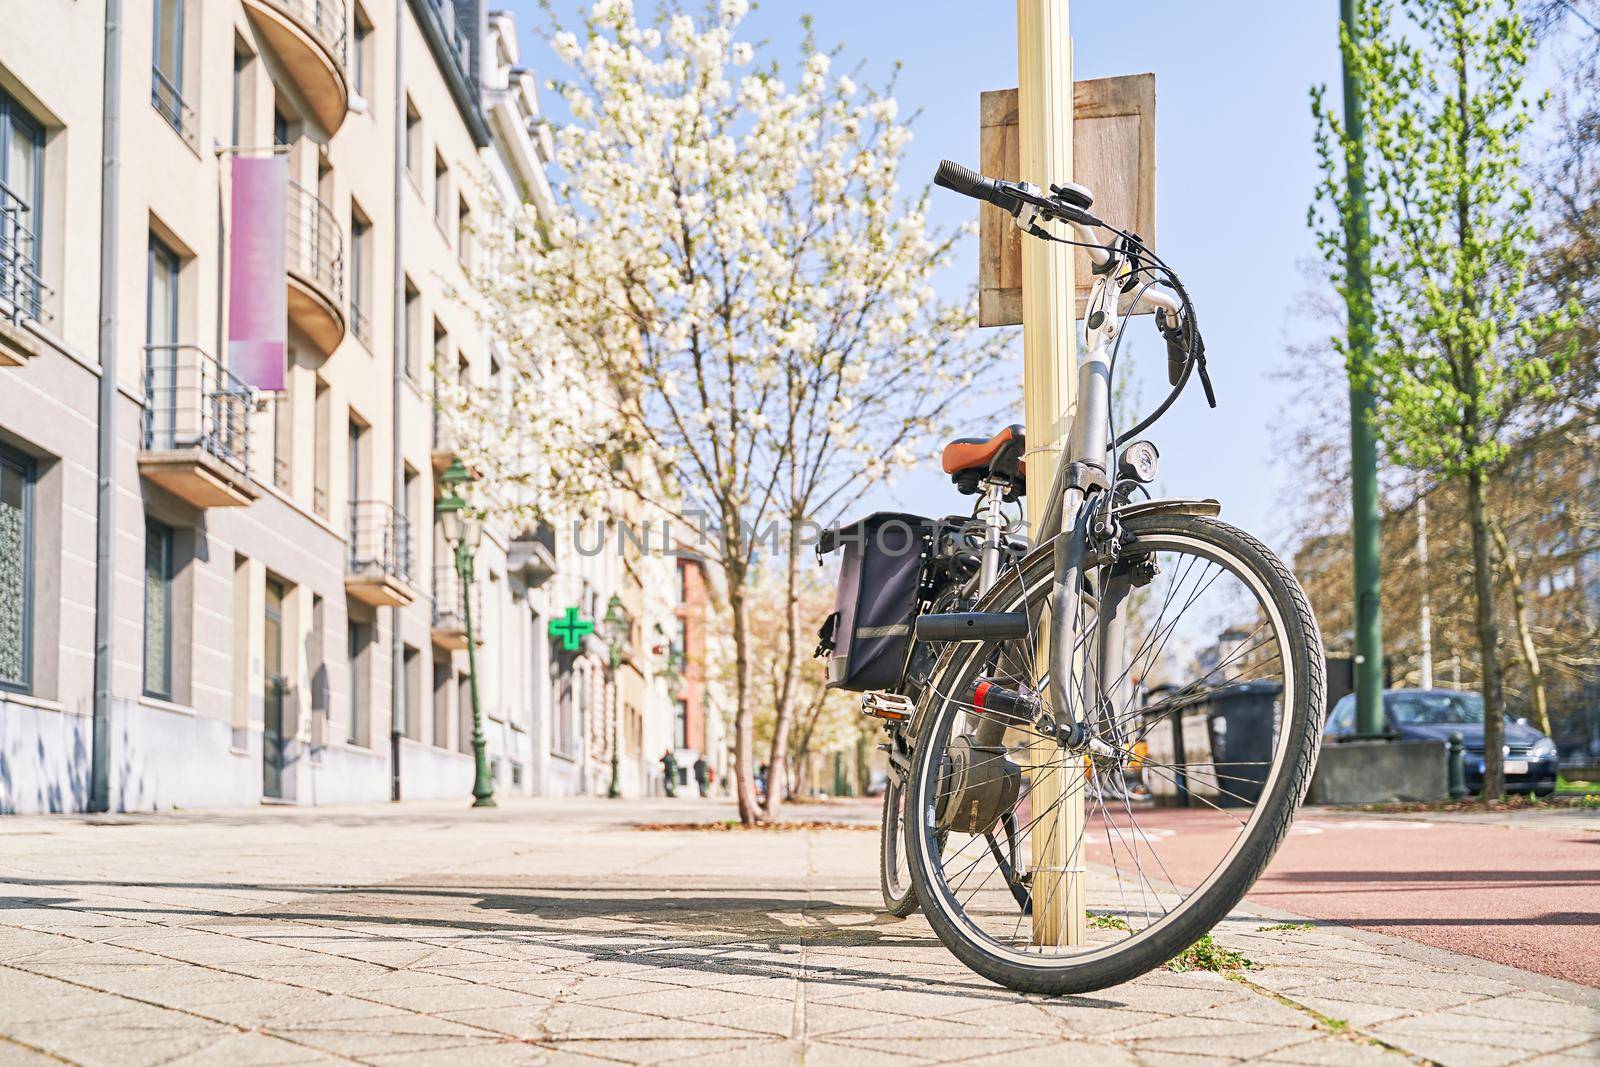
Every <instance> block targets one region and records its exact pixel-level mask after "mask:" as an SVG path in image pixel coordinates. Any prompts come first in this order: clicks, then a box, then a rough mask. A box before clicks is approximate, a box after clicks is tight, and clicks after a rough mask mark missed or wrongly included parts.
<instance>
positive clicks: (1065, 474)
mask: <svg viewBox="0 0 1600 1067" xmlns="http://www.w3.org/2000/svg"><path fill="white" fill-rule="evenodd" d="M1026 221H1027V222H1031V221H1032V220H1031V219H1028V220H1026ZM1018 225H1025V221H1024V219H1022V218H1019V219H1018ZM1073 229H1074V230H1075V231H1076V232H1077V236H1078V239H1079V240H1080V241H1082V242H1083V243H1084V244H1086V245H1089V246H1090V247H1089V249H1088V251H1089V258H1090V260H1091V262H1092V263H1093V264H1094V267H1095V272H1096V273H1095V281H1094V285H1093V286H1092V287H1091V288H1090V291H1089V300H1088V303H1087V305H1086V313H1087V321H1086V324H1085V330H1084V353H1083V356H1082V358H1081V359H1080V360H1079V362H1078V393H1077V398H1076V403H1075V405H1074V407H1073V412H1072V421H1071V424H1070V427H1069V429H1068V433H1067V447H1066V450H1065V452H1064V454H1063V455H1061V456H1060V457H1059V459H1058V462H1057V464H1056V471H1055V477H1054V479H1053V480H1052V482H1051V486H1050V494H1049V497H1048V498H1047V499H1048V503H1047V505H1046V509H1045V514H1044V519H1043V521H1042V522H1041V524H1040V529H1039V535H1038V537H1037V539H1036V540H1035V541H1034V544H1035V545H1041V544H1045V543H1051V544H1053V545H1054V553H1055V588H1054V591H1053V596H1052V601H1051V614H1052V619H1053V625H1052V629H1051V634H1050V655H1049V665H1050V698H1051V707H1052V708H1053V709H1054V714H1055V718H1056V727H1057V729H1058V731H1064V732H1063V733H1062V734H1061V736H1063V737H1066V738H1070V739H1071V740H1070V741H1069V744H1070V745H1071V746H1072V747H1075V748H1081V747H1083V746H1084V745H1087V743H1088V733H1087V731H1086V730H1084V729H1081V727H1082V726H1083V725H1084V724H1085V721H1086V719H1087V718H1088V714H1089V712H1088V711H1087V710H1086V709H1080V708H1076V707H1074V706H1073V703H1072V688H1073V687H1072V686H1070V685H1068V679H1069V678H1070V677H1071V676H1072V675H1071V668H1072V664H1073V660H1074V657H1075V655H1076V653H1077V650H1078V645H1079V642H1080V639H1081V634H1080V633H1079V618H1080V613H1079V610H1078V607H1077V605H1078V601H1079V590H1080V589H1081V588H1082V585H1083V577H1084V571H1085V570H1086V569H1087V568H1088V567H1092V566H1095V565H1097V564H1098V563H1099V559H1098V554H1097V553H1096V552H1095V550H1094V543H1093V535H1094V532H1095V531H1094V530H1093V529H1092V526H1093V524H1094V521H1095V514H1096V512H1097V511H1098V510H1100V509H1099V508H1098V507H1097V506H1096V501H1098V500H1099V499H1100V496H1101V494H1102V493H1104V494H1109V492H1110V489H1109V487H1110V486H1111V485H1112V484H1113V479H1114V473H1113V472H1112V470H1111V464H1109V463H1108V461H1107V452H1108V449H1109V446H1110V444H1111V442H1110V440H1109V430H1108V427H1109V424H1110V412H1111V355H1112V351H1113V349H1114V346H1115V344H1116V339H1117V332H1118V331H1119V330H1120V329H1121V323H1122V316H1121V314H1120V309H1119V307H1118V305H1117V298H1118V295H1119V293H1120V291H1121V285H1120V279H1121V276H1122V273H1123V270H1124V269H1125V260H1123V259H1122V258H1121V257H1120V256H1118V255H1117V253H1116V252H1115V251H1114V250H1113V249H1111V248H1109V247H1106V246H1104V245H1101V244H1100V243H1099V238H1098V237H1097V236H1096V234H1095V232H1094V230H1093V229H1092V228H1090V227H1088V226H1083V225H1079V224H1073ZM1140 299H1141V300H1147V301H1149V302H1150V303H1152V304H1153V305H1155V306H1156V307H1158V308H1161V309H1162V310H1164V311H1166V312H1168V313H1170V314H1174V315H1175V314H1178V313H1179V310H1180V308H1179V304H1178V302H1177V300H1176V299H1174V298H1173V297H1171V296H1170V295H1168V294H1167V293H1165V292H1164V291H1161V290H1158V289H1152V288H1150V287H1148V286H1146V287H1144V288H1143V290H1142V291H1141V292H1140ZM1097 315H1098V318H1099V322H1098V324H1095V318H1096V316H1097ZM1086 470H1088V471H1097V472H1098V473H1099V475H1100V478H1099V479H1098V480H1099V481H1101V482H1103V483H1104V485H1105V486H1106V488H1104V489H1095V490H1094V491H1093V493H1091V488H1092V487H1091V486H1089V485H1087V484H1086V481H1085V479H1084V477H1083V474H1084V472H1085V471H1086ZM1107 499H1108V501H1109V496H1107ZM1101 521H1102V522H1103V523H1104V524H1105V525H1106V526H1107V527H1108V529H1106V530H1105V531H1103V532H1105V533H1108V534H1114V530H1112V529H1110V528H1109V527H1110V526H1111V525H1112V523H1111V513H1110V508H1109V507H1107V508H1105V509H1104V517H1103V519H1102V520H1101ZM1129 589H1130V584H1129V580H1128V578H1127V577H1126V576H1122V577H1115V578H1113V579H1112V580H1110V581H1107V582H1106V583H1105V587H1104V588H1102V589H1099V590H1096V592H1097V594H1098V596H1097V601H1098V611H1099V617H1098V620H1097V627H1096V629H1097V636H1096V639H1095V641H1094V644H1093V647H1092V649H1091V650H1090V651H1091V653H1092V655H1093V662H1094V663H1095V666H1096V668H1097V673H1098V678H1099V681H1100V684H1104V682H1105V680H1106V679H1111V680H1113V684H1114V685H1115V686H1116V687H1117V688H1122V687H1124V686H1131V679H1127V678H1125V677H1124V675H1125V674H1126V671H1125V669H1124V664H1123V663H1122V658H1123V652H1124V650H1123V640H1122V629H1123V625H1124V620H1123V616H1122V604H1123V601H1124V600H1125V599H1126V598H1127V595H1128V592H1129ZM1087 662H1089V659H1088V657H1085V663H1087ZM1111 696H1112V694H1110V693H1105V692H1096V693H1093V694H1091V699H1092V700H1093V701H1094V706H1095V707H1099V706H1101V705H1102V704H1103V702H1104V701H1105V700H1106V699H1107V698H1108V697H1111Z"/></svg>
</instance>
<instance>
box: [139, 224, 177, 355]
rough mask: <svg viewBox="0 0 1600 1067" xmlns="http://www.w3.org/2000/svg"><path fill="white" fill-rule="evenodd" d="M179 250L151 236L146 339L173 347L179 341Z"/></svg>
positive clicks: (146, 296) (151, 342)
mask: <svg viewBox="0 0 1600 1067" xmlns="http://www.w3.org/2000/svg"><path fill="white" fill-rule="evenodd" d="M180 267H181V264H180V263H179V260H178V254H177V253H176V252H174V251H173V250H172V249H170V248H168V247H167V246H166V245H165V244H163V243H162V242H161V239H160V238H159V237H156V236H155V235H154V234H151V236H150V259H149V263H148V265H147V270H146V276H145V281H146V294H145V327H144V341H145V344H147V345H162V346H166V347H169V348H170V347H171V346H173V345H176V344H177V343H178V271H179V269H180Z"/></svg>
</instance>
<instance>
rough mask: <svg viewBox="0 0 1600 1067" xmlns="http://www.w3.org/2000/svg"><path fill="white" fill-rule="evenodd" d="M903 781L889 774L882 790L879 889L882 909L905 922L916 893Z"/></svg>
mask: <svg viewBox="0 0 1600 1067" xmlns="http://www.w3.org/2000/svg"><path fill="white" fill-rule="evenodd" d="M905 797H906V790H905V784H904V782H903V781H902V780H901V779H900V778H899V777H898V776H897V775H895V774H894V773H893V772H892V771H891V773H890V774H889V782H888V785H887V786H886V787H885V788H884V791H883V825H882V826H881V827H880V828H879V834H878V886H879V888H880V889H881V890H882V892H883V910H884V911H886V912H888V913H889V914H890V915H894V916H896V917H897V918H901V919H904V918H906V917H907V916H908V915H910V914H911V913H912V912H914V911H916V910H917V891H916V889H915V888H914V887H913V886H912V884H911V865H910V863H909V862H908V861H907V856H906V835H905Z"/></svg>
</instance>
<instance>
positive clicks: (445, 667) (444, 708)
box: [432, 651, 450, 748]
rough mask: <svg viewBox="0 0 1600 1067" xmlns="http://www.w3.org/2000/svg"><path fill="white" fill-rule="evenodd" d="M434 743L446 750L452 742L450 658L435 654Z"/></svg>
mask: <svg viewBox="0 0 1600 1067" xmlns="http://www.w3.org/2000/svg"><path fill="white" fill-rule="evenodd" d="M432 740H433V743H434V744H435V745H437V746H438V747H439V748H444V747H446V746H447V745H448V744H449V740H450V658H449V656H447V655H441V654H440V653H439V652H437V651H435V652H434V660H433V738H432Z"/></svg>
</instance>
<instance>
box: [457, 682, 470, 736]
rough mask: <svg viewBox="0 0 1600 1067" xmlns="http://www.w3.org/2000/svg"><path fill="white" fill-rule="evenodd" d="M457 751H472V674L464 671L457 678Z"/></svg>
mask: <svg viewBox="0 0 1600 1067" xmlns="http://www.w3.org/2000/svg"><path fill="white" fill-rule="evenodd" d="M456 728H457V729H456V733H457V734H459V735H460V736H459V737H457V739H456V751H457V752H471V751H472V675H470V674H467V673H465V672H463V673H462V674H461V675H460V676H458V677H457V678H456Z"/></svg>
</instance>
